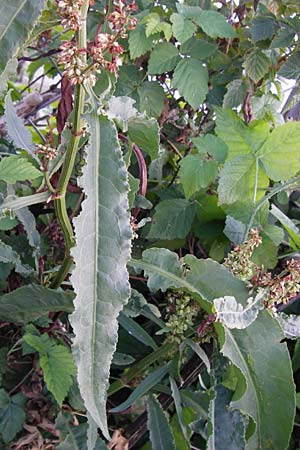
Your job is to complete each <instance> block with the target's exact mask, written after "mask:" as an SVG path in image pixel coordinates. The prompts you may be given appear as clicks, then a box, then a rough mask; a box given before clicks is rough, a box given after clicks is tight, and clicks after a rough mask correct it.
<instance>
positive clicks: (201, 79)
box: [172, 58, 208, 109]
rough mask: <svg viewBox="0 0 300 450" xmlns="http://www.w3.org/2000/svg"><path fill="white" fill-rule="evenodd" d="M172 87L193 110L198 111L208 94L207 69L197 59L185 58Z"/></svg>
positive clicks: (177, 67)
mask: <svg viewBox="0 0 300 450" xmlns="http://www.w3.org/2000/svg"><path fill="white" fill-rule="evenodd" d="M172 85H173V87H174V88H176V89H178V91H179V93H180V95H182V96H183V97H184V99H185V100H186V101H187V102H188V103H189V104H190V105H191V106H192V108H194V109H197V108H198V107H199V106H200V104H201V103H203V101H204V100H205V97H206V94H207V93H208V72H207V69H206V67H203V65H202V64H201V62H200V61H198V60H197V59H194V58H184V59H182V60H181V61H180V62H179V63H178V64H177V66H176V69H175V71H174V75H173V81H172Z"/></svg>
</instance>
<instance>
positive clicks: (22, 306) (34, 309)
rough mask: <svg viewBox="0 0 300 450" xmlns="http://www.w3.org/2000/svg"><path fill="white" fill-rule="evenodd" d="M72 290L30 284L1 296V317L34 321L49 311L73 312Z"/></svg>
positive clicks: (2, 318) (17, 320) (3, 318)
mask: <svg viewBox="0 0 300 450" xmlns="http://www.w3.org/2000/svg"><path fill="white" fill-rule="evenodd" d="M74 297H75V295H74V293H73V292H72V291H60V290H54V289H49V288H47V287H44V286H38V285H36V284H29V285H26V286H22V287H20V288H18V289H15V290H14V291H12V292H9V293H8V294H4V295H2V296H0V319H1V320H6V321H8V322H15V323H21V324H24V323H27V322H32V321H34V320H35V319H37V318H38V317H40V316H42V315H43V314H47V313H48V312H49V311H53V312H55V311H66V312H68V313H71V312H73V310H74V307H73V299H74Z"/></svg>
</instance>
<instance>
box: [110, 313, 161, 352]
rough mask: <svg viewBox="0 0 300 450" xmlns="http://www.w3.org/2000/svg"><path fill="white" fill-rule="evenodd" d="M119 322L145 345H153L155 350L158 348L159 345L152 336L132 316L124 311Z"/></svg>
mask: <svg viewBox="0 0 300 450" xmlns="http://www.w3.org/2000/svg"><path fill="white" fill-rule="evenodd" d="M118 322H119V324H120V325H121V326H122V327H123V328H124V329H125V330H126V331H127V333H129V334H130V335H131V336H133V337H134V338H136V339H137V340H138V341H140V342H142V343H143V344H144V345H146V346H148V347H151V348H152V349H153V350H156V349H157V345H156V343H155V341H154V340H153V339H152V337H151V336H150V335H149V334H148V333H147V332H146V331H145V330H144V329H143V328H142V327H141V325H139V324H138V323H137V322H135V321H134V320H133V319H131V318H130V317H127V316H126V315H125V314H123V313H122V312H121V313H120V315H119V317H118Z"/></svg>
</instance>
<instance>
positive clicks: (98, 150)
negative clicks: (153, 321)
mask: <svg viewBox="0 0 300 450" xmlns="http://www.w3.org/2000/svg"><path fill="white" fill-rule="evenodd" d="M86 120H87V122H88V124H89V131H90V142H89V145H88V148H87V162H86V165H85V166H84V168H83V176H82V178H81V179H80V183H81V185H82V187H83V189H84V192H85V194H86V196H87V199H86V200H85V201H84V202H83V204H82V213H81V214H80V215H79V216H78V217H77V218H76V219H75V220H74V224H75V233H76V238H77V246H76V247H75V248H74V249H73V250H72V255H73V257H74V261H75V269H74V270H73V272H72V277H71V281H72V284H73V286H74V290H75V293H76V300H75V312H74V314H72V316H71V319H70V320H71V323H72V327H73V330H74V333H75V340H74V344H73V352H74V358H75V362H76V365H77V371H78V375H77V377H78V383H79V388H80V392H81V396H82V398H83V400H84V403H85V406H86V408H87V410H88V412H89V414H90V416H91V417H92V419H93V421H94V422H96V424H97V425H98V427H100V428H101V430H102V432H103V434H104V436H105V437H106V438H109V433H108V429H107V423H106V390H107V386H108V379H109V370H110V364H111V361H112V357H113V354H114V352H115V349H116V343H117V330H118V322H117V317H118V315H119V313H120V311H121V309H122V307H123V306H124V304H125V303H126V302H127V300H128V298H129V295H130V289H129V283H128V274H127V271H126V263H127V261H128V259H129V255H130V245H131V239H130V238H131V229H130V224H129V214H128V211H127V209H128V200H127V194H128V182H127V173H126V168H125V164H124V162H123V159H122V154H121V149H120V146H119V143H118V141H117V131H116V128H115V127H114V125H113V123H112V122H110V121H109V120H108V119H106V118H105V117H102V116H100V117H98V116H97V115H96V114H89V115H88V116H87V117H86Z"/></svg>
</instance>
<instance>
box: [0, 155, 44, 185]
mask: <svg viewBox="0 0 300 450" xmlns="http://www.w3.org/2000/svg"><path fill="white" fill-rule="evenodd" d="M41 176H42V172H40V171H39V170H38V169H37V168H36V167H35V166H34V165H33V164H32V163H31V162H30V161H28V159H27V158H22V157H21V156H17V155H11V156H7V157H5V158H3V159H2V160H1V161H0V180H4V181H6V183H11V184H15V183H16V182H17V181H25V180H34V179H35V178H38V177H41Z"/></svg>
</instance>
